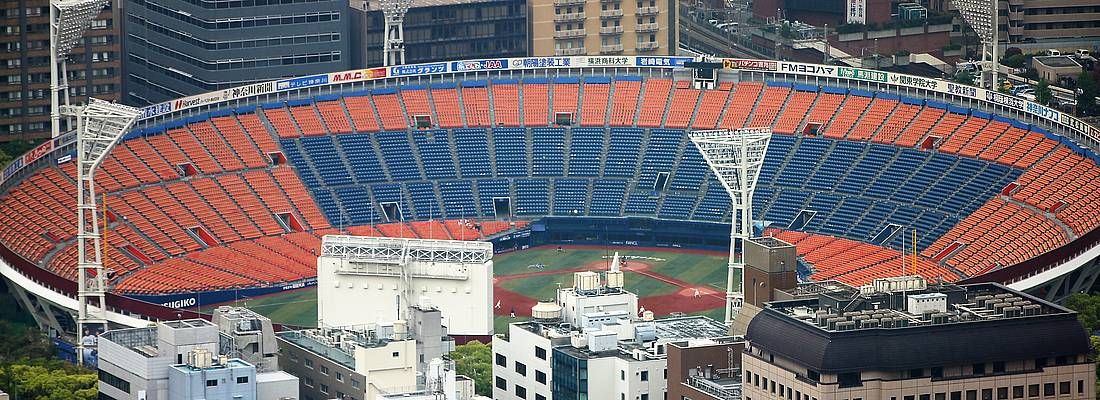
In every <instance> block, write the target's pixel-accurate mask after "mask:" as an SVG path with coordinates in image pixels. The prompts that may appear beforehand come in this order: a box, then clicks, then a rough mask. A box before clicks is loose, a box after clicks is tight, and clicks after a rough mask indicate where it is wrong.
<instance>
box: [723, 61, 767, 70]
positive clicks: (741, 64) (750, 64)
mask: <svg viewBox="0 0 1100 400" xmlns="http://www.w3.org/2000/svg"><path fill="white" fill-rule="evenodd" d="M722 67H723V68H726V69H743V70H748V71H778V70H779V62H777V61H772V60H749V59H743V58H725V59H722Z"/></svg>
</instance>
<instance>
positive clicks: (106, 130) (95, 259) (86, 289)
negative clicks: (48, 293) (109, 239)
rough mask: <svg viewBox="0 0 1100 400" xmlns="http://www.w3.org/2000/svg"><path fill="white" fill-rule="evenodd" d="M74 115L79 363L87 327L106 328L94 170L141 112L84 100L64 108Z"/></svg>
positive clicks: (81, 360)
mask: <svg viewBox="0 0 1100 400" xmlns="http://www.w3.org/2000/svg"><path fill="white" fill-rule="evenodd" d="M61 111H62V112H64V113H65V114H66V115H69V116H73V117H76V166H77V168H76V182H77V191H76V219H77V223H76V229H77V230H76V239H77V252H78V253H77V272H78V276H77V285H78V286H77V287H78V289H77V301H78V303H79V305H78V307H79V309H78V310H77V320H76V326H77V328H76V331H77V335H78V336H80V338H81V339H80V340H79V341H78V346H77V348H78V351H77V361H78V362H79V363H81V364H83V362H84V360H83V359H84V351H83V350H84V347H85V346H86V345H94V342H91V343H86V341H85V340H84V338H85V337H86V336H87V335H86V334H85V333H89V334H90V333H91V331H87V328H88V327H89V325H94V326H97V327H98V328H99V329H100V330H99V332H103V331H104V330H105V328H106V325H107V303H106V301H105V297H106V293H107V277H106V273H104V270H103V258H102V257H103V248H102V242H101V241H102V239H103V237H102V235H101V234H100V232H99V218H98V216H97V213H96V194H95V171H96V168H98V167H99V165H100V164H101V163H102V162H103V160H104V159H105V158H107V154H108V153H110V151H111V148H113V147H114V146H115V143H117V142H118V140H119V138H121V137H122V135H123V134H125V133H126V131H128V130H130V127H131V126H133V124H134V122H136V121H137V117H138V115H139V114H140V111H139V110H138V109H136V108H133V107H128V106H124V105H121V104H115V103H111V102H107V101H103V100H99V99H95V98H88V104H87V105H85V106H83V107H76V106H64V107H62V108H61Z"/></svg>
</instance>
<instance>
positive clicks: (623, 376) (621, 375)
mask: <svg viewBox="0 0 1100 400" xmlns="http://www.w3.org/2000/svg"><path fill="white" fill-rule="evenodd" d="M619 380H620V381H625V380H626V371H625V370H621V369H620V370H619Z"/></svg>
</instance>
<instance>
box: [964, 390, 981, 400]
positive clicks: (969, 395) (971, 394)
mask: <svg viewBox="0 0 1100 400" xmlns="http://www.w3.org/2000/svg"><path fill="white" fill-rule="evenodd" d="M966 400H978V391H977V390H967V391H966Z"/></svg>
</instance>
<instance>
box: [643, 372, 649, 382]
mask: <svg viewBox="0 0 1100 400" xmlns="http://www.w3.org/2000/svg"><path fill="white" fill-rule="evenodd" d="M642 382H649V371H642Z"/></svg>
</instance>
